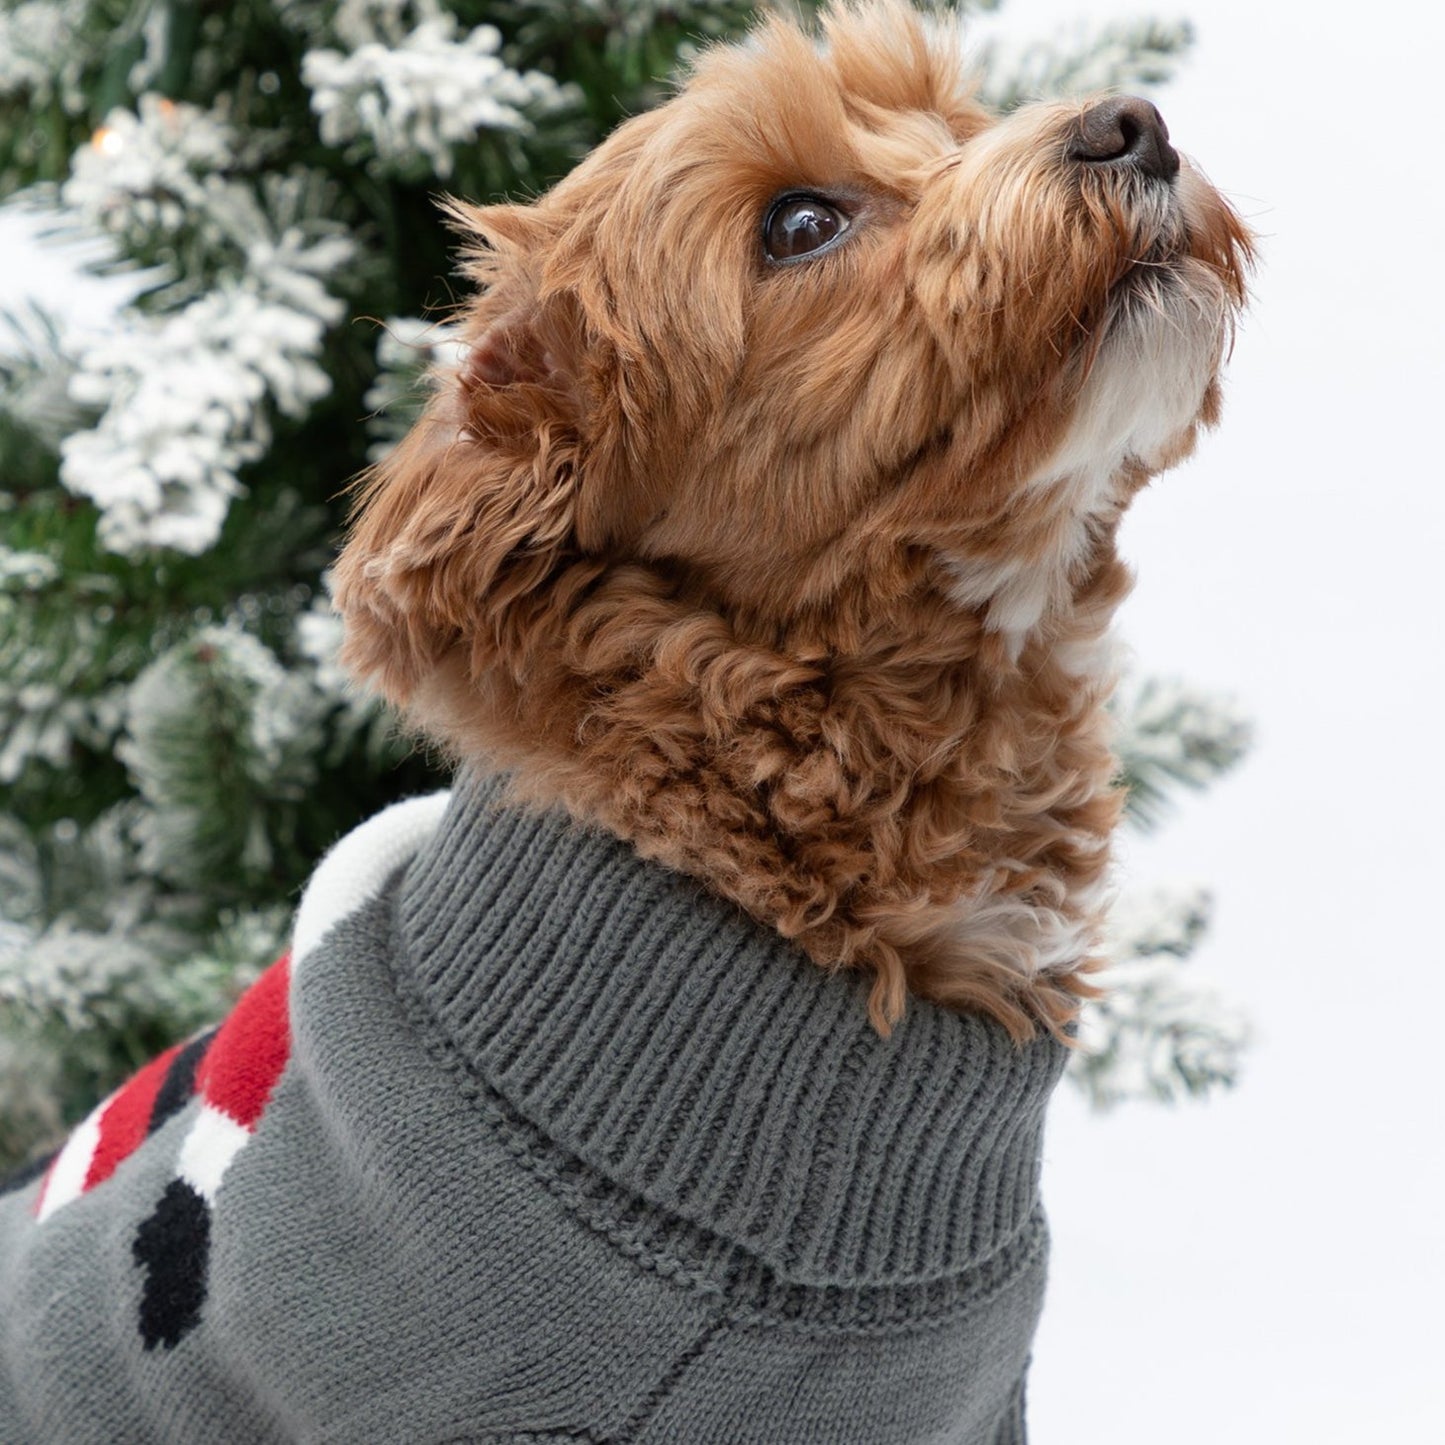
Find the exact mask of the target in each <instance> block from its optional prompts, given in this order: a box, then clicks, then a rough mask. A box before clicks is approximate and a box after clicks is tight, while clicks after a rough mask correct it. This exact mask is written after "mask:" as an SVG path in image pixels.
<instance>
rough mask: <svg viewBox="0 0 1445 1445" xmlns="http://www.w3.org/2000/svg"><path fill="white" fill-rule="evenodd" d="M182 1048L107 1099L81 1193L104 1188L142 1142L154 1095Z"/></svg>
mask: <svg viewBox="0 0 1445 1445" xmlns="http://www.w3.org/2000/svg"><path fill="white" fill-rule="evenodd" d="M184 1047H185V1046H184V1045H183V1044H176V1045H175V1046H174V1047H173V1048H169V1049H167V1050H166V1051H165V1053H163V1054H161V1055H160V1056H159V1057H158V1058H154V1059H152V1060H151V1061H150V1063H148V1064H147V1065H146V1066H145V1067H144V1068H143V1069H141V1070H140V1071H139V1072H138V1073H136V1074H133V1075H132V1076H131V1077H130V1078H129V1079H127V1080H126V1082H125V1083H123V1084H122V1085H121V1086H120V1088H118V1089H117V1090H116V1091H115V1093H114V1094H112V1095H111V1096H110V1102H109V1103H108V1104H107V1105H106V1106H105V1110H104V1112H103V1113H102V1114H101V1116H100V1139H99V1141H98V1142H97V1143H96V1146H95V1153H94V1154H92V1155H91V1157H90V1168H89V1169H87V1170H86V1172H85V1183H84V1185H83V1186H82V1187H81V1192H82V1193H84V1192H85V1190H87V1189H94V1188H95V1186H96V1185H97V1184H104V1183H105V1181H106V1180H107V1179H109V1178H110V1176H111V1175H112V1174H114V1173H115V1171H116V1168H117V1166H118V1165H119V1164H120V1162H121V1160H122V1159H125V1158H128V1157H129V1156H130V1155H131V1154H133V1153H134V1152H135V1150H136V1149H138V1148H139V1147H140V1145H141V1142H142V1141H143V1140H144V1139H145V1136H146V1129H147V1128H148V1127H149V1125H150V1121H151V1110H152V1109H153V1108H154V1107H155V1102H156V1095H157V1094H158V1093H160V1089H161V1085H162V1084H163V1083H165V1081H166V1070H167V1069H169V1068H170V1066H171V1060H172V1059H174V1058H175V1056H176V1055H177V1054H178V1053H180V1051H181V1049H182V1048H184Z"/></svg>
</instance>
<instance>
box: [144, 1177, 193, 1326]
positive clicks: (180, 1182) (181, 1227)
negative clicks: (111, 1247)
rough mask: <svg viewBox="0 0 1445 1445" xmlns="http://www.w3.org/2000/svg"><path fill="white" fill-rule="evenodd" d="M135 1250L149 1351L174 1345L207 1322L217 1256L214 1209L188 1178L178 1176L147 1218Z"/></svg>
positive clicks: (167, 1187) (168, 1186) (167, 1186)
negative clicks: (209, 1277) (210, 1273)
mask: <svg viewBox="0 0 1445 1445" xmlns="http://www.w3.org/2000/svg"><path fill="white" fill-rule="evenodd" d="M131 1254H132V1255H134V1256H135V1261H136V1263H137V1264H138V1265H140V1267H141V1268H142V1269H143V1270H144V1271H145V1283H144V1284H143V1285H142V1287H141V1300H140V1334H141V1339H142V1340H143V1341H144V1342H145V1347H146V1349H148V1350H153V1349H155V1348H156V1346H157V1345H163V1346H164V1347H165V1348H166V1349H168V1350H173V1349H175V1347H176V1346H177V1345H178V1344H180V1342H181V1340H182V1338H183V1337H184V1336H186V1335H187V1334H189V1333H190V1332H191V1331H192V1330H193V1329H195V1327H196V1326H197V1325H198V1324H200V1322H201V1306H202V1305H203V1304H205V1302H206V1270H207V1266H208V1265H209V1264H210V1259H211V1209H210V1206H209V1205H208V1204H207V1203H206V1201H205V1200H204V1199H202V1198H201V1196H200V1195H199V1194H197V1193H196V1191H195V1190H194V1189H192V1188H191V1186H190V1185H189V1184H187V1183H186V1181H185V1180H184V1179H172V1180H171V1182H170V1183H169V1184H168V1185H166V1192H165V1193H164V1194H163V1195H161V1199H160V1203H159V1204H157V1205H156V1207H155V1208H154V1209H153V1210H152V1211H151V1213H150V1214H149V1215H148V1216H147V1217H146V1218H145V1219H143V1220H141V1223H140V1228H139V1229H137V1230H136V1234H135V1240H134V1242H133V1243H132V1244H131Z"/></svg>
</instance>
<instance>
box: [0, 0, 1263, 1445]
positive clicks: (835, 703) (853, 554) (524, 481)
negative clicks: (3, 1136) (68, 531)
mask: <svg viewBox="0 0 1445 1445" xmlns="http://www.w3.org/2000/svg"><path fill="white" fill-rule="evenodd" d="M451 215H452V218H453V220H454V222H455V224H456V225H458V226H459V227H461V228H462V229H463V230H464V232H465V233H466V235H467V236H468V238H469V246H470V253H469V254H470V261H469V266H470V271H471V274H472V277H473V279H474V280H475V282H476V296H475V299H473V300H472V301H471V302H470V303H469V304H468V305H467V308H466V311H465V314H464V316H463V318H462V334H463V336H464V339H465V352H464V360H463V361H462V362H461V363H460V365H458V366H457V367H456V368H455V369H454V370H452V371H449V372H444V373H442V374H440V375H439V376H438V377H437V389H436V393H435V396H434V397H433V399H432V400H431V402H430V404H429V406H428V409H427V411H426V413H425V415H424V416H423V418H422V419H421V420H420V421H419V422H418V424H417V425H416V427H415V428H414V430H413V431H412V432H411V433H410V435H409V436H408V437H407V438H406V440H405V441H404V442H403V443H402V444H401V445H400V447H399V448H398V449H397V450H396V451H395V452H393V453H392V455H391V456H390V457H388V458H387V459H386V460H385V461H383V462H382V463H381V464H380V465H379V466H378V468H377V469H376V470H375V471H374V472H373V473H372V474H371V475H370V476H369V477H368V478H367V479H366V480H365V481H364V483H363V484H362V486H361V489H360V493H359V498H358V506H357V510H356V514H355V518H354V522H353V526H352V530H351V534H350V537H349V540H348V541H347V543H346V546H345V549H344V551H343V552H342V555H341V557H340V560H339V562H338V564H337V568H336V599H337V603H338V606H339V608H340V610H341V613H342V615H343V617H344V620H345V628H346V640H345V648H344V657H345V660H346V662H347V663H348V664H349V666H350V667H351V668H352V669H353V670H354V672H355V673H356V674H357V675H358V676H359V677H361V678H363V679H366V680H368V681H369V682H370V683H371V684H373V685H374V686H376V687H377V688H379V689H380V691H381V692H382V693H383V694H385V696H386V697H387V698H389V699H390V700H391V701H392V702H393V703H394V704H396V706H397V707H398V708H399V709H400V711H401V712H402V714H403V715H404V716H405V718H406V719H407V720H408V722H409V724H410V725H411V726H413V727H414V728H415V729H416V730H417V731H418V732H419V733H420V734H421V735H422V736H424V737H425V738H427V739H429V740H431V741H433V742H435V743H437V744H439V745H440V746H442V747H443V748H444V749H446V750H447V751H448V753H450V755H451V756H452V757H453V758H454V759H455V760H456V761H457V763H458V765H459V778H460V781H459V783H458V785H457V787H456V789H455V790H454V791H453V794H452V795H451V796H450V797H447V796H446V795H439V796H438V797H435V798H431V799H416V800H410V801H408V802H405V803H401V804H397V805H395V806H394V807H393V808H391V809H388V810H387V811H386V812H384V813H382V814H381V815H379V816H378V817H376V818H374V819H372V820H370V821H369V822H367V823H365V824H363V825H362V826H361V828H359V829H358V830H356V831H355V832H354V833H352V834H350V835H348V837H347V838H345V839H343V840H342V841H341V842H340V843H338V844H337V845H336V847H335V848H334V849H333V850H332V852H331V853H330V854H329V855H328V856H327V858H326V859H325V860H323V862H322V863H321V864H320V866H319V867H318V869H317V871H316V874H315V875H314V877H313V879H312V881H311V883H310V884H309V885H308V886H307V888H306V891H305V893H304V895H303V897H302V900H301V904H300V907H299V909H298V912H297V918H296V924H295V929H294V935H293V942H292V948H291V950H290V953H289V955H288V956H287V957H285V958H283V959H281V960H279V961H278V962H277V963H276V964H275V965H274V966H273V967H272V968H271V969H270V970H269V971H268V972H267V973H266V974H264V975H263V976H262V978H261V979H260V981H259V982H258V983H257V984H255V985H254V986H253V988H252V989H251V990H250V991H249V992H248V993H247V994H246V995H245V996H244V997H243V998H242V1000H241V1001H240V1002H239V1003H238V1005H237V1007H236V1009H235V1011H234V1012H233V1013H232V1014H231V1016H230V1017H229V1018H228V1019H227V1020H226V1021H225V1022H224V1023H223V1024H222V1025H221V1026H220V1028H219V1030H218V1031H214V1032H212V1033H206V1034H203V1035H201V1036H199V1037H198V1038H196V1039H193V1040H191V1041H189V1042H187V1043H185V1044H182V1045H177V1046H176V1047H175V1048H174V1049H172V1050H171V1051H170V1052H169V1053H168V1054H165V1055H162V1056H161V1058H159V1059H157V1060H156V1061H155V1062H154V1063H153V1064H151V1065H149V1066H147V1067H146V1068H145V1069H143V1070H142V1071H141V1072H140V1073H139V1074H138V1075H137V1076H136V1077H135V1078H134V1079H133V1080H132V1081H130V1082H129V1083H128V1084H126V1085H124V1086H123V1087H122V1088H121V1089H120V1090H119V1091H118V1092H117V1093H116V1094H115V1095H113V1096H112V1097H111V1098H110V1099H109V1100H107V1101H105V1102H104V1103H103V1104H102V1105H100V1106H99V1107H98V1108H97V1110H96V1111H95V1112H94V1113H93V1114H92V1116H91V1117H90V1118H89V1119H87V1120H86V1121H85V1122H84V1123H83V1124H82V1125H81V1126H79V1127H78V1128H77V1129H76V1131H75V1133H74V1134H73V1135H72V1137H71V1139H70V1141H69V1142H68V1143H67V1144H66V1145H65V1146H64V1148H63V1149H62V1150H61V1152H60V1154H59V1155H58V1156H57V1158H56V1159H55V1161H54V1162H53V1163H52V1164H51V1165H50V1166H49V1168H48V1169H47V1170H46V1172H45V1175H44V1178H43V1179H41V1180H40V1181H39V1183H38V1184H35V1183H30V1184H24V1185H19V1186H17V1187H16V1188H15V1189H13V1190H12V1191H11V1192H8V1193H5V1194H4V1195H3V1197H0V1298H4V1299H5V1300H6V1302H7V1304H6V1312H5V1313H6V1319H5V1329H4V1331H0V1439H4V1440H10V1439H16V1440H57V1441H59V1440H64V1441H66V1442H67V1445H88V1442H95V1445H115V1442H117V1441H125V1442H130V1441H135V1442H141V1441H152V1440H199V1439H211V1438H220V1439H228V1440H246V1441H257V1442H260V1441H263V1440H264V1441H292V1440H343V1441H351V1440H368V1441H370V1440H375V1441H406V1442H408V1445H414V1442H415V1445H421V1442H437V1445H441V1442H443V1441H452V1442H456V1441H462V1440H471V1441H488V1442H497V1445H500V1442H503V1441H512V1442H518V1445H520V1442H522V1441H529V1442H538V1441H544V1440H545V1441H558V1442H560V1441H564V1440H566V1441H578V1440H587V1441H593V1442H604V1441H606V1442H616V1445H621V1442H639V1445H645V1442H652V1445H661V1442H670V1445H677V1442H682V1445H724V1442H726V1445H804V1442H816V1445H921V1442H924V1441H929V1442H943V1441H949V1442H955V1445H1022V1441H1023V1440H1024V1438H1025V1425H1024V1384H1025V1378H1026V1370H1027V1364H1028V1357H1029V1350H1030V1345H1031V1340H1032V1337H1033V1332H1034V1328H1035V1325H1036V1322H1037V1319H1038V1314H1039V1309H1040V1307H1041V1301H1042V1294H1043V1284H1044V1276H1045V1261H1046V1255H1047V1231H1046V1227H1045V1224H1044V1219H1043V1215H1042V1212H1041V1209H1040V1205H1039V1200H1038V1174H1039V1157H1040V1138H1041V1129H1042V1120H1043V1115H1044V1110H1045V1106H1046V1103H1047V1099H1048V1097H1049V1094H1050V1092H1051V1090H1052V1088H1053V1087H1054V1085H1055V1083H1056V1082H1057V1079H1058V1077H1059V1071H1060V1069H1061V1068H1062V1065H1063V1061H1064V1058H1065V1056H1066V1053H1067V1041H1068V1039H1069V1036H1070V1030H1071V1024H1072V1020H1073V1018H1074V1017H1075V1014H1076V1012H1077V1009H1078V1007H1079V1004H1080V1000H1081V999H1082V998H1084V997H1086V996H1087V995H1088V993H1089V991H1090V990H1091V988H1092V987H1093V985H1091V984H1090V982H1089V978H1088V975H1089V972H1090V969H1091V967H1092V964H1093V955H1094V951H1095V948H1096V946H1097V935H1098V927H1099V912H1100V909H1101V906H1102V904H1101V898H1102V891H1103V885H1104V878H1105V871H1106V868H1107V864H1108V854H1109V838H1110V833H1111V830H1112V829H1113V826H1114V824H1115V820H1116V818H1117V815H1118V811H1119V804H1120V800H1119V794H1118V790H1117V788H1116V786H1115V784H1114V782H1113V774H1114V764H1113V760H1112V758H1111V756H1110V751H1109V743H1108V726H1107V721H1106V712H1105V704H1106V701H1107V696H1108V692H1109V688H1110V685H1111V681H1112V678H1111V674H1110V664H1109V651H1108V646H1107V635H1106V634H1107V630H1108V627H1109V622H1110V617H1111V615H1112V613H1113V612H1114V610H1115V608H1116V607H1117V605H1118V603H1119V601H1120V599H1121V598H1122V597H1123V596H1124V594H1125V592H1126V590H1127V587H1128V583H1129V577H1128V573H1127V571H1126V569H1125V568H1124V566H1123V564H1122V563H1121V562H1120V560H1119V558H1118V555H1117V552H1116V547H1115V536H1116V532H1117V529H1118V525H1119V520H1120V517H1121V515H1122V513H1123V511H1124V509H1125V507H1126V506H1127V504H1128V503H1129V501H1130V499H1131V498H1132V497H1133V496H1134V495H1135V494H1136V493H1137V492H1138V491H1139V489H1140V488H1141V487H1142V486H1143V485H1144V484H1145V482H1146V481H1147V480H1148V479H1149V478H1150V476H1152V475H1153V474H1154V473H1156V472H1157V471H1159V470H1161V469H1162V468H1164V467H1167V466H1169V465H1170V464H1172V463H1173V462H1176V461H1177V460H1179V459H1180V458H1181V457H1183V456H1184V455H1186V454H1187V453H1188V451H1189V450H1190V448H1191V447H1192V446H1193V445H1194V442H1195V439H1196V436H1197V434H1198V432H1199V430H1200V429H1201V428H1202V427H1205V426H1208V425H1210V424H1212V423H1213V422H1214V421H1215V420H1216V418H1217V415H1218V412H1219V404H1220V385H1219V369H1220V365H1221V362H1222V359H1223V357H1224V355H1225V353H1226V351H1227V349H1228V346H1229V343H1230V337H1231V334H1232V327H1233V325H1234V322H1235V319H1236V317H1237V315H1238V314H1239V311H1240V308H1241V306H1242V305H1243V303H1244V299H1245V278H1246V272H1247V268H1248V265H1249V262H1250V257H1251V245H1250V238H1249V235H1248V233H1247V231H1246V229H1245V227H1244V226H1243V224H1242V223H1241V222H1240V220H1239V218H1238V217H1237V216H1236V215H1235V213H1234V211H1233V210H1232V209H1231V207H1230V206H1229V204H1228V203H1227V202H1226V201H1225V200H1224V199H1223V198H1222V197H1221V196H1220V195H1219V193H1218V192H1217V191H1215V190H1214V189H1213V188H1212V187H1211V186H1210V185H1209V184H1208V182H1207V181H1206V180H1205V179H1204V177H1203V176H1202V175H1201V173H1200V172H1199V171H1198V170H1197V169H1196V168H1195V167H1194V166H1193V165H1192V164H1191V163H1189V162H1188V161H1186V160H1184V159H1183V158H1182V157H1181V156H1180V155H1179V154H1178V153H1177V152H1176V151H1175V150H1174V148H1173V146H1172V145H1171V143H1170V140H1169V136H1168V132H1167V130H1166V128H1165V125H1164V122H1163V121H1162V119H1161V118H1160V117H1159V115H1158V113H1157V111H1155V109H1154V108H1153V106H1151V105H1150V104H1148V103H1147V102H1145V101H1143V100H1140V99H1137V98H1130V97H1112V98H1103V99H1095V100H1091V101H1087V102H1082V103H1078V104H1050V105H1038V106H1032V107H1027V108H1025V109H1023V110H1020V111H1019V112H1017V113H1016V114H1014V115H1011V116H1009V117H1007V118H1005V119H1002V120H998V119H995V118H994V117H992V116H990V115H988V114H987V113H986V112H985V111H984V110H983V109H982V108H981V107H980V106H979V105H978V104H977V103H976V101H975V100H974V99H973V96H972V90H971V88H970V84H969V81H968V75H967V70H966V64H965V61H964V59H963V51H962V48H961V43H960V39H959V35H958V32H957V29H956V27H955V26H954V25H953V24H952V23H951V22H946V21H944V20H943V19H941V18H929V17H924V16H920V15H918V14H916V13H914V12H913V11H912V10H910V9H908V8H907V7H906V6H905V5H903V4H902V3H900V0H864V3H860V4H859V5H857V6H856V7H855V8H844V7H838V8H834V9H831V10H829V11H827V12H826V13H825V14H824V15H823V17H822V21H821V33H820V34H817V35H815V34H811V33H808V32H807V31H805V30H803V29H802V28H800V27H799V26H798V25H797V24H795V23H793V22H791V21H788V20H785V19H782V18H774V19H771V20H769V21H768V22H767V23H765V24H764V25H763V26H762V27H761V28H760V29H759V30H757V31H756V32H755V33H754V35H753V36H752V37H751V38H750V39H749V40H748V41H747V42H745V43H743V44H741V45H738V46H732V47H718V48H715V49H712V50H710V51H707V52H705V53H704V54H703V56H702V57H701V59H700V60H699V61H698V63H697V65H696V69H695V72H694V73H693V75H692V76H691V78H690V79H689V80H688V82H687V84H686V85H685V87H684V88H683V89H682V90H681V91H680V92H679V93H678V94H677V95H676V96H675V97H673V98H672V99H671V100H669V101H668V102H667V103H666V104H664V105H662V106H660V107H659V108H658V109H657V110H656V111H654V112H652V113H650V114H646V115H642V116H639V117H637V118H635V119H633V120H631V121H629V122H627V123H626V124H624V125H623V126H621V127H620V128H619V129H618V130H617V131H616V132H615V133H614V134H613V135H612V136H611V137H609V138H608V139H607V140H606V141H605V142H604V143H603V144H602V145H601V146H600V147H599V148H598V149H597V150H596V152H594V153H593V154H592V155H591V156H589V157H588V158H587V159H586V160H585V161H583V162H582V163H581V164H580V165H579V166H578V167H577V168H576V169H575V170H574V171H573V172H572V173H571V174H570V175H569V176H568V177H567V178H566V179H565V180H563V181H562V182H561V183H560V184H559V185H557V186H556V187H555V188H554V189H553V190H552V191H550V192H549V193H547V194H546V195H545V196H543V197H541V198H540V199H539V200H537V201H536V202H535V203H534V204H531V205H494V206H486V207H480V208H476V207H471V206H467V205H464V204H462V203H454V204H453V205H452V207H451Z"/></svg>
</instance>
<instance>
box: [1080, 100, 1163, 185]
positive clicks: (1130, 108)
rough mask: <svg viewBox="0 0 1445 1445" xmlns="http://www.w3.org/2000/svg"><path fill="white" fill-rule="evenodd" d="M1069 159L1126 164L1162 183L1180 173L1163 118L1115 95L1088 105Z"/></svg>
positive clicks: (1141, 104)
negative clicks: (1154, 177) (1137, 168)
mask: <svg viewBox="0 0 1445 1445" xmlns="http://www.w3.org/2000/svg"><path fill="white" fill-rule="evenodd" d="M1069 157H1070V159H1072V160H1076V161H1088V162H1090V163H1092V164H1098V163H1100V162H1103V161H1123V162H1127V163H1128V164H1131V165H1135V166H1138V167H1139V169H1140V170H1141V171H1143V172H1144V174H1145V175H1148V176H1156V177H1158V179H1159V180H1161V181H1171V180H1173V179H1174V177H1175V176H1177V175H1178V174H1179V152H1178V151H1176V150H1175V149H1174V147H1173V146H1172V145H1170V144H1169V127H1168V126H1166V125H1165V124H1164V117H1163V116H1162V115H1160V114H1159V112H1158V111H1157V110H1156V109H1155V108H1154V107H1153V106H1152V105H1150V104H1149V102H1148V101H1147V100H1144V99H1142V98H1141V97H1139V96H1137V95H1117V96H1114V97H1112V98H1111V99H1109V100H1101V101H1099V103H1098V104H1097V105H1091V106H1090V107H1089V108H1088V110H1086V111H1085V112H1084V113H1083V115H1081V116H1080V117H1079V128H1078V133H1077V135H1076V136H1075V138H1074V143H1073V145H1072V146H1071V147H1070V149H1069Z"/></svg>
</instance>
